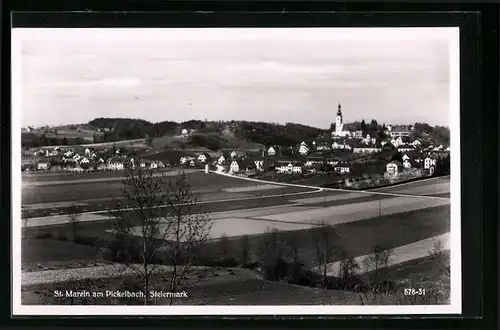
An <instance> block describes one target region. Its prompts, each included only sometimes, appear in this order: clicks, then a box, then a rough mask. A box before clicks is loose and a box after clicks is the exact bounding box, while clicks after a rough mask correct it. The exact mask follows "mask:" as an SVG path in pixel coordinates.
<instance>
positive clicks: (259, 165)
mask: <svg viewBox="0 0 500 330" xmlns="http://www.w3.org/2000/svg"><path fill="white" fill-rule="evenodd" d="M264 163H265V159H264V158H258V159H255V160H254V164H255V168H256V170H257V171H264Z"/></svg>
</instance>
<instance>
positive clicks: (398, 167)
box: [385, 160, 404, 175]
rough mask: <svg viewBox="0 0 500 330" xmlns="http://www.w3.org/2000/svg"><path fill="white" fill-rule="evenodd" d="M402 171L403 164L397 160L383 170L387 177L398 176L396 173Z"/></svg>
mask: <svg viewBox="0 0 500 330" xmlns="http://www.w3.org/2000/svg"><path fill="white" fill-rule="evenodd" d="M403 169H404V167H403V164H402V163H401V162H400V161H398V160H393V161H391V162H389V163H388V164H387V165H386V167H385V170H386V172H387V174H389V175H398V173H400V172H402V171H403Z"/></svg>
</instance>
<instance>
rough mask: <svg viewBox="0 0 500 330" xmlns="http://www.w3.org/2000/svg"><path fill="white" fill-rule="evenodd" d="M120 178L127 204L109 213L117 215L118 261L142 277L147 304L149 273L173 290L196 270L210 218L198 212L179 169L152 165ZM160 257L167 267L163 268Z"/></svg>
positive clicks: (197, 206)
mask: <svg viewBox="0 0 500 330" xmlns="http://www.w3.org/2000/svg"><path fill="white" fill-rule="evenodd" d="M123 183H124V197H125V199H124V203H125V204H119V205H118V208H117V209H118V211H110V212H111V214H112V216H113V217H114V219H115V220H116V221H115V224H116V225H115V228H116V229H115V232H116V238H117V243H118V245H119V252H121V253H122V258H121V261H122V262H123V263H124V264H126V265H127V266H128V267H129V268H130V269H132V270H133V271H134V272H135V273H136V274H137V275H138V276H139V278H141V281H142V284H143V290H144V291H145V295H144V304H145V305H146V304H148V302H149V299H148V296H149V291H150V290H149V289H150V280H151V278H152V275H153V274H158V275H159V276H160V277H162V278H167V279H168V280H169V289H170V291H171V292H175V291H176V290H179V289H180V288H181V287H182V285H183V283H184V282H185V279H186V276H187V275H188V274H189V273H191V272H192V271H193V270H194V269H195V267H194V262H195V259H196V258H197V257H198V256H199V252H200V250H201V247H202V246H203V244H204V243H205V242H206V240H207V238H208V234H209V232H210V229H211V221H210V219H209V217H208V216H206V215H204V214H202V213H201V212H199V211H200V210H199V204H198V203H197V198H196V196H194V194H193V192H192V189H191V186H190V185H189V183H188V182H187V178H186V175H185V173H184V172H183V171H180V172H178V173H177V175H176V176H169V177H168V178H167V177H165V176H161V175H156V174H155V171H154V170H152V169H143V168H140V167H137V168H130V169H127V177H126V179H125V180H124V182H123ZM197 212H198V213H197ZM160 262H166V263H167V264H168V265H169V267H161V265H159V264H158V263H160ZM172 299H173V297H172V298H170V304H172Z"/></svg>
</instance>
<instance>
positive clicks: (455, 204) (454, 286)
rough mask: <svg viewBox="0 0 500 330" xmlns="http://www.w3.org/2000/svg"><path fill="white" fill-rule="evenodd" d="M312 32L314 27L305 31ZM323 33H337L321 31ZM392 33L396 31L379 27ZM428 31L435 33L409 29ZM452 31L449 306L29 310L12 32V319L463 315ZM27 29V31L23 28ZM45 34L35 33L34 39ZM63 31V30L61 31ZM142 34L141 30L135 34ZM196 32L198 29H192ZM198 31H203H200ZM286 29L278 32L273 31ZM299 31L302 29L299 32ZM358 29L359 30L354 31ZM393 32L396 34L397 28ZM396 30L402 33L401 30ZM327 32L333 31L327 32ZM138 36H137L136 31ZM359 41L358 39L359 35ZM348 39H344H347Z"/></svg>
mask: <svg viewBox="0 0 500 330" xmlns="http://www.w3.org/2000/svg"><path fill="white" fill-rule="evenodd" d="M306 29H311V28H306ZM316 29H320V30H328V29H337V28H316ZM374 29H377V30H384V29H385V30H391V29H392V28H374ZM405 29H421V30H429V29H435V28H405ZM438 29H443V30H447V34H448V40H449V45H450V62H449V64H450V93H449V95H450V132H451V142H450V145H451V149H452V151H451V153H450V156H451V183H450V185H451V187H450V191H451V219H452V221H451V227H450V258H451V260H450V266H451V297H450V304H449V305H438V306H436V305H429V306H392V305H389V306H336V305H332V306H324V305H310V306H214V305H212V306H29V305H22V304H21V294H20V293H21V276H22V275H21V226H19V225H18V224H19V221H20V220H14V219H21V189H19V188H20V187H21V186H22V182H21V170H20V168H21V167H20V166H21V148H20V147H19V146H20V145H21V130H20V128H21V113H22V95H21V81H22V80H21V76H22V73H21V72H22V71H21V70H22V65H21V62H22V57H21V52H22V45H21V41H22V40H21V38H20V36H19V35H18V34H17V33H16V29H12V41H11V45H12V48H11V56H12V58H11V63H12V76H11V79H12V80H11V81H12V116H11V120H12V122H11V130H12V179H11V180H12V188H11V189H12V190H11V196H12V215H13V219H12V220H11V221H12V224H13V225H12V263H11V265H12V288H13V290H12V315H13V316H27V315H30V316H32V315H33V316H34V315H45V316H47V315H75V316H82V315H85V316H91V315H127V316H131V315H157V316H169V315H221V316H223V315H320V314H323V315H373V314H377V315H396V314H413V315H415V314H460V313H461V312H462V275H461V200H460V197H461V196H460V195H461V185H460V129H459V128H460V83H459V78H460V66H459V63H460V61H459V59H460V57H459V56H460V51H459V50H460V48H459V28H458V27H443V28H438ZM18 30H24V29H18ZM40 30H43V29H33V32H35V33H34V35H36V33H40ZM58 30H64V29H58ZM133 30H139V29H131V30H130V31H133ZM189 30H196V29H189ZM198 30H199V29H198ZM277 30H284V29H273V31H277ZM297 30H298V29H297ZM352 30H353V31H354V30H358V31H356V32H359V30H360V29H359V28H352ZM392 30H394V29H392ZM397 30H401V29H400V28H398V29H397ZM326 32H328V31H326ZM134 33H137V31H134ZM354 35H356V36H358V37H359V34H356V33H355V34H354ZM344 36H345V34H344Z"/></svg>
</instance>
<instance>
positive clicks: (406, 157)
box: [402, 154, 410, 162]
mask: <svg viewBox="0 0 500 330" xmlns="http://www.w3.org/2000/svg"><path fill="white" fill-rule="evenodd" d="M402 159H403V162H404V161H405V160H410V156H408V155H407V154H404V155H403V157H402Z"/></svg>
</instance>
